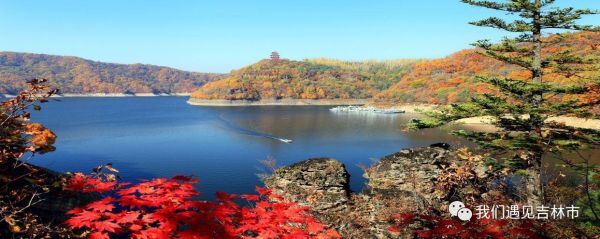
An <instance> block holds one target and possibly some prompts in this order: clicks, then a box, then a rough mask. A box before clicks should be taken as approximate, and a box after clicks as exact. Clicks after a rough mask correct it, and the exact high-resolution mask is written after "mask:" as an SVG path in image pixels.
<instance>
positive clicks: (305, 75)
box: [192, 59, 416, 101]
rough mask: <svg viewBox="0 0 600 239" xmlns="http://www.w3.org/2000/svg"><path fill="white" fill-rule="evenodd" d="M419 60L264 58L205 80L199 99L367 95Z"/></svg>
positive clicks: (375, 91)
mask: <svg viewBox="0 0 600 239" xmlns="http://www.w3.org/2000/svg"><path fill="white" fill-rule="evenodd" d="M415 61H416V60H401V61H388V62H374V61H371V62H344V61H337V60H331V59H312V60H304V61H292V60H286V59H277V60H262V61H259V62H258V63H255V64H253V65H250V66H247V67H244V68H242V69H239V70H235V71H232V72H231V74H230V75H229V77H227V78H225V79H222V80H219V81H214V82H210V83H208V84H206V85H205V86H203V87H202V88H200V89H199V90H198V91H196V92H194V93H193V94H192V97H193V98H196V99H225V100H252V101H255V100H261V99H282V98H289V99H365V98H371V97H373V96H374V95H375V94H376V93H378V92H380V91H381V90H384V89H386V88H388V87H389V86H391V85H393V84H394V83H395V82H397V81H398V80H400V78H401V77H402V75H403V74H405V73H406V71H407V70H408V69H409V68H410V65H412V64H413V63H414V62H415Z"/></svg>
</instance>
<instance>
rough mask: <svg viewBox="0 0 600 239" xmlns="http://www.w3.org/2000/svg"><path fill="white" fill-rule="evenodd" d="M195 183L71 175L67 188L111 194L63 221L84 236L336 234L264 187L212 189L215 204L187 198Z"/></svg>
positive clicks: (177, 179)
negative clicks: (239, 191) (240, 191)
mask: <svg viewBox="0 0 600 239" xmlns="http://www.w3.org/2000/svg"><path fill="white" fill-rule="evenodd" d="M197 182H198V180H195V179H191V178H188V177H183V176H176V177H173V178H171V179H165V178H159V179H152V180H149V181H146V182H142V183H139V184H136V185H133V186H124V184H120V185H116V184H115V183H114V182H105V181H102V180H98V179H96V178H90V177H87V176H84V175H82V174H76V175H74V176H73V177H72V179H71V182H70V183H69V185H68V186H67V188H68V189H70V190H75V191H84V192H94V191H95V192H104V193H106V192H108V193H109V195H113V196H108V197H105V198H103V199H102V200H99V201H96V202H93V203H90V204H88V205H86V206H84V207H80V208H76V209H73V210H71V211H69V212H68V213H67V214H69V215H71V218H70V219H69V220H67V221H66V223H67V225H69V226H70V227H71V228H73V229H81V231H82V233H81V235H82V236H88V238H109V236H110V235H120V236H127V237H129V238H137V239H142V238H165V239H166V238H181V239H184V238H281V239H285V238H341V236H340V235H339V234H338V233H337V232H336V231H335V230H331V229H327V227H326V226H325V225H324V224H322V223H319V222H317V221H316V220H315V219H314V218H312V216H310V214H308V208H307V207H300V206H298V205H297V204H296V203H289V202H285V200H284V199H283V198H281V197H279V196H277V195H275V194H272V193H271V191H270V190H268V189H264V188H260V187H257V188H256V191H257V192H258V194H257V195H233V194H227V193H217V198H218V200H217V201H216V202H209V201H198V200H193V199H192V198H193V197H194V196H197V195H199V192H198V191H196V190H195V189H194V186H193V184H194V183H197ZM115 186H116V187H115ZM109 188H114V189H115V191H112V190H110V191H107V189H109ZM234 200H245V201H246V202H247V203H248V204H249V205H252V206H240V205H239V204H238V203H236V202H235V201H234Z"/></svg>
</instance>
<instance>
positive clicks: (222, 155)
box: [33, 97, 458, 199]
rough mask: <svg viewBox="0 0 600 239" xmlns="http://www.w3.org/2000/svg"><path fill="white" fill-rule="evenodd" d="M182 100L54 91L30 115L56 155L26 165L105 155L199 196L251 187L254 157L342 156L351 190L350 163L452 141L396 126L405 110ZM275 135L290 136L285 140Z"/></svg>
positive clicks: (66, 166)
mask: <svg viewBox="0 0 600 239" xmlns="http://www.w3.org/2000/svg"><path fill="white" fill-rule="evenodd" d="M186 100H187V98H185V97H148V98H145V97H144V98H133V97H132V98H61V99H58V100H57V101H52V102H50V103H47V104H44V105H43V110H42V111H41V112H36V113H34V114H33V121H37V122H41V123H43V124H45V125H46V126H47V127H49V128H51V129H52V130H54V132H55V133H56V134H57V135H58V141H57V143H56V147H57V150H56V151H55V152H52V153H49V154H46V155H43V156H41V157H37V158H35V159H34V161H33V163H35V164H37V165H41V166H45V167H48V168H50V169H53V170H57V171H61V172H66V171H83V172H89V171H90V170H91V168H93V167H94V166H97V165H100V164H104V163H107V162H111V163H113V164H114V167H116V168H118V169H120V170H121V174H120V175H121V177H122V178H123V179H124V180H127V181H135V180H137V179H143V178H151V177H170V176H174V175H194V176H196V177H198V178H199V179H200V180H201V182H200V184H199V185H198V189H199V190H200V191H202V192H203V193H204V197H205V198H208V199H210V198H212V197H213V195H214V192H216V191H225V192H229V193H249V192H253V190H254V186H255V185H262V183H261V182H260V180H259V179H258V177H257V176H256V173H259V172H260V171H259V170H258V168H259V167H260V166H261V164H260V163H259V160H263V159H265V158H267V157H269V156H272V157H274V158H275V159H276V160H277V162H278V164H280V165H287V164H291V163H294V162H297V161H301V160H304V159H308V158H311V157H332V158H336V159H338V160H340V161H342V162H343V163H344V164H345V165H346V167H347V168H348V171H349V172H350V174H351V187H352V189H353V190H361V189H362V186H363V184H364V179H363V178H362V170H361V169H360V168H359V167H358V166H357V165H358V164H365V165H369V164H371V163H372V161H373V159H375V158H380V157H382V156H385V155H388V154H391V153H394V152H397V151H398V150H400V149H401V148H404V147H412V146H425V145H429V144H431V143H435V142H440V141H445V142H454V143H458V141H457V140H456V139H455V138H453V137H452V136H449V135H448V134H447V133H446V132H441V131H438V130H427V131H419V132H403V131H402V127H403V125H404V124H405V123H406V121H407V120H408V119H409V118H411V117H412V116H410V115H366V114H356V113H354V114H352V113H332V112H330V111H329V110H328V109H329V107H317V106H285V107H284V106H264V107H198V106H190V105H188V104H186V103H185V101H186ZM277 138H285V139H292V140H293V143H291V144H286V143H284V142H281V141H279V140H277Z"/></svg>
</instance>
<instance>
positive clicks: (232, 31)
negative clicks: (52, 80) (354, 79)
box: [0, 0, 600, 72]
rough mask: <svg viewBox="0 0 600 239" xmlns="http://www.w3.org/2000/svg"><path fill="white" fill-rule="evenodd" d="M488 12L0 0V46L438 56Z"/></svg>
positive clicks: (384, 5)
mask: <svg viewBox="0 0 600 239" xmlns="http://www.w3.org/2000/svg"><path fill="white" fill-rule="evenodd" d="M558 2H559V4H561V5H565V4H566V5H571V6H580V7H597V8H600V4H598V3H597V0H579V1H576V0H558ZM490 14H496V15H497V14H498V13H496V12H494V11H490V10H486V9H482V8H476V7H471V6H469V5H466V4H463V3H460V2H459V1H458V0H421V1H413V0H410V1H409V0H344V1H342V0H255V1H251V0H237V1H233V0H196V1H193V0H189V1H184V0H170V1H167V0H163V1H158V0H145V1H142V0H128V1H126V0H81V1H76V0H52V1H43V0H38V1H34V0H0V32H2V34H1V35H0V51H17V52H32V53H45V54H57V55H71V56H79V57H83V58H88V59H92V60H97V61H104V62H115V63H146V64H155V65H164V66H170V67H175V68H179V69H184V70H193V71H203V72H229V71H230V70H231V69H236V68H240V67H242V66H245V65H248V64H252V63H253V62H255V61H257V60H260V59H263V58H266V57H267V56H268V55H269V53H270V52H271V51H273V50H277V51H279V52H280V53H281V55H282V57H284V58H290V59H298V60H300V59H304V58H314V57H328V58H338V59H344V60H365V59H398V58H434V57H443V56H446V55H449V54H451V53H452V52H455V51H457V50H460V49H463V48H467V47H469V44H470V43H472V42H473V41H475V40H477V39H498V38H499V37H500V36H502V34H503V32H501V31H497V30H493V29H484V28H478V27H474V26H470V25H468V24H467V22H469V21H472V20H476V19H479V18H482V17H484V16H488V15H490ZM583 22H584V23H593V24H600V17H599V16H593V17H587V18H586V19H584V21H583Z"/></svg>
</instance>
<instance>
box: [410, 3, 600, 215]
mask: <svg viewBox="0 0 600 239" xmlns="http://www.w3.org/2000/svg"><path fill="white" fill-rule="evenodd" d="M462 2H464V3H467V4H470V5H473V6H479V7H484V8H489V9H494V10H499V11H502V12H505V13H508V15H509V16H510V17H511V19H510V20H503V19H501V18H498V17H490V18H487V19H483V20H479V21H475V22H472V23H471V24H473V25H475V26H481V27H491V28H497V29H503V30H505V31H508V32H510V33H512V34H514V35H518V36H516V37H512V38H509V37H506V38H504V39H503V40H502V41H500V42H499V43H492V42H490V41H489V40H480V41H477V42H476V43H474V44H473V45H474V46H476V47H478V48H479V49H480V53H481V54H483V55H485V56H488V57H491V58H494V59H497V60H500V61H502V62H505V63H508V64H514V65H517V66H520V67H522V68H523V69H526V70H527V71H529V72H530V73H531V74H530V75H531V77H530V79H529V80H516V79H510V78H500V77H486V76H476V79H477V80H479V81H482V82H486V83H488V84H490V85H491V86H493V87H494V88H496V89H497V91H498V93H497V94H482V95H476V96H474V97H472V99H471V100H470V101H469V102H468V103H463V104H453V105H451V106H449V107H446V108H443V109H440V110H438V111H436V112H432V113H429V114H428V115H429V116H430V118H426V119H421V120H413V121H412V122H411V123H410V127H412V128H430V127H437V126H441V125H443V124H446V123H449V122H452V121H454V120H457V119H461V118H468V117H476V116H490V117H491V119H492V124H493V125H495V126H496V127H497V128H498V131H496V132H487V133H484V132H474V131H466V130H460V131H455V132H454V133H455V134H457V135H460V136H463V137H466V138H468V139H470V140H473V141H475V142H477V143H478V144H479V145H481V146H483V148H486V149H491V150H495V151H496V152H497V153H498V154H497V155H504V156H498V157H505V159H506V160H498V161H496V163H497V164H499V162H505V163H504V165H502V166H504V167H506V168H510V169H511V170H512V172H515V173H521V175H523V176H524V177H525V179H526V196H527V200H528V203H530V204H533V205H540V203H542V202H543V195H544V191H543V189H544V187H543V182H542V179H541V164H542V158H543V157H544V155H546V154H549V153H552V154H562V153H565V152H568V151H578V150H582V149H584V148H589V147H594V146H598V145H600V132H599V131H594V130H587V129H580V128H575V127H570V126H567V125H565V124H562V123H557V122H555V121H552V120H551V119H552V118H553V117H556V116H576V117H586V118H596V119H598V118H600V116H599V115H598V114H597V113H594V112H593V107H594V106H598V104H599V103H600V100H598V99H597V98H595V99H593V100H586V99H587V98H585V97H584V96H586V94H592V92H593V91H594V89H597V87H598V85H600V79H599V77H598V75H595V76H594V74H593V73H590V72H594V71H595V72H598V69H599V66H600V64H598V63H599V61H598V59H591V58H586V57H584V56H583V55H581V54H578V53H577V52H576V51H575V50H581V49H564V45H561V42H563V41H564V40H565V38H566V35H568V33H566V31H565V30H571V31H573V30H574V31H599V30H600V28H598V27H594V26H588V25H580V24H577V21H578V20H579V19H581V17H582V16H584V15H589V14H596V13H597V12H596V11H593V10H589V9H574V8H558V7H553V3H554V2H555V1H554V0H543V1H542V0H508V1H480V0H462ZM561 29H562V30H561ZM547 30H551V31H547ZM551 32H552V33H551ZM557 46H561V47H562V48H557ZM551 47H554V49H561V50H560V51H558V52H556V51H548V50H547V49H550V48H551ZM587 50H589V51H592V50H597V48H593V46H591V47H590V49H586V51H587ZM545 77H547V78H545ZM557 77H563V78H565V79H568V82H569V83H566V84H565V83H564V82H563V83H561V84H557V83H553V81H552V79H551V78H557ZM508 154H510V155H509V156H506V155H508Z"/></svg>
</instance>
